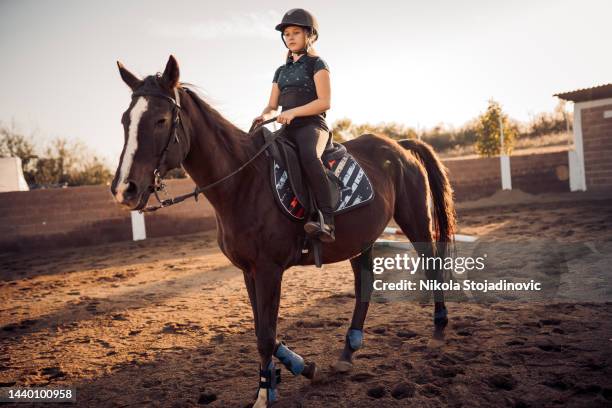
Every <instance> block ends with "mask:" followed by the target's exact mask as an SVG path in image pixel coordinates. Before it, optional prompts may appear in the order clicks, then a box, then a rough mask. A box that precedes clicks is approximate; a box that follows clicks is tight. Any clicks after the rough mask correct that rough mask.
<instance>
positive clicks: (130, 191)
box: [123, 181, 138, 198]
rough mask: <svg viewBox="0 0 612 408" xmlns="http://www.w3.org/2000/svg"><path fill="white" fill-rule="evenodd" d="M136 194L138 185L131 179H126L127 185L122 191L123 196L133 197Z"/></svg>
mask: <svg viewBox="0 0 612 408" xmlns="http://www.w3.org/2000/svg"><path fill="white" fill-rule="evenodd" d="M137 194H138V186H136V183H134V182H133V181H128V186H127V188H126V189H125V191H124V192H123V196H124V197H125V198H133V197H136V195H137Z"/></svg>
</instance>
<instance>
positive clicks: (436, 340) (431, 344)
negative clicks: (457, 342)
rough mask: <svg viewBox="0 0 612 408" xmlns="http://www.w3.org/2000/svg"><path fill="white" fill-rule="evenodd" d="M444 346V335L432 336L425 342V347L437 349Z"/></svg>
mask: <svg viewBox="0 0 612 408" xmlns="http://www.w3.org/2000/svg"><path fill="white" fill-rule="evenodd" d="M445 344H446V342H445V341H444V334H442V335H441V336H440V335H436V334H434V336H433V337H432V338H431V339H429V341H428V342H427V347H428V348H432V349H437V348H441V347H443V346H444V345H445Z"/></svg>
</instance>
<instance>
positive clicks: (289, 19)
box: [276, 8, 319, 54]
mask: <svg viewBox="0 0 612 408" xmlns="http://www.w3.org/2000/svg"><path fill="white" fill-rule="evenodd" d="M288 26H299V27H304V28H307V29H308V30H309V35H311V36H312V37H313V40H312V42H315V41H317V39H318V38H319V24H318V23H317V19H316V18H315V17H314V16H313V15H312V14H311V13H310V12H308V11H306V10H304V9H301V8H294V9H291V10H289V11H288V12H286V13H285V15H284V16H283V20H282V21H281V22H280V24H278V25H277V26H276V30H277V31H280V33H281V40H283V44H285V47H287V43H286V42H285V37H284V36H283V30H285V28H286V27H288ZM307 45H308V44H307ZM287 48H289V47H287ZM306 51H308V50H307V49H302V50H300V51H299V52H298V54H303V53H305V52H306Z"/></svg>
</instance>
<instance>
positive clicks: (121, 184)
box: [115, 96, 149, 202]
mask: <svg viewBox="0 0 612 408" xmlns="http://www.w3.org/2000/svg"><path fill="white" fill-rule="evenodd" d="M148 107H149V103H148V102H147V100H146V99H145V97H144V96H140V97H138V99H137V100H136V103H135V104H134V106H133V107H132V110H130V125H129V128H128V137H127V142H126V143H125V147H124V152H123V160H122V161H121V167H120V170H119V180H117V194H116V195H115V198H116V199H117V201H118V202H122V201H123V193H124V192H125V190H126V189H127V188H128V186H129V183H128V177H129V175H130V170H131V169H132V163H133V162H134V155H135V154H136V150H137V149H138V127H139V125H140V119H141V118H142V115H143V114H144V113H145V112H146V111H147V108H148Z"/></svg>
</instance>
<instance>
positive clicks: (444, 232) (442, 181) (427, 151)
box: [398, 139, 456, 256]
mask: <svg viewBox="0 0 612 408" xmlns="http://www.w3.org/2000/svg"><path fill="white" fill-rule="evenodd" d="M398 143H399V144H400V145H401V146H402V147H403V148H405V149H407V150H410V151H411V152H413V153H414V154H415V155H416V156H417V158H418V159H419V160H420V161H421V163H423V166H425V170H426V171H427V179H428V181H429V188H430V191H431V195H432V202H433V207H434V214H433V215H434V217H433V222H434V234H435V240H436V241H437V242H438V243H439V244H438V254H439V255H441V256H446V255H447V254H448V253H449V251H450V250H451V247H452V246H453V243H454V235H455V228H456V214H455V205H454V202H453V189H452V187H451V185H450V181H449V179H448V169H447V168H446V166H444V164H443V163H442V162H441V161H440V159H438V155H437V154H436V152H434V150H433V149H432V148H431V146H429V145H428V144H427V143H425V142H422V141H420V140H416V139H403V140H400V141H399V142H398Z"/></svg>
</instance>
